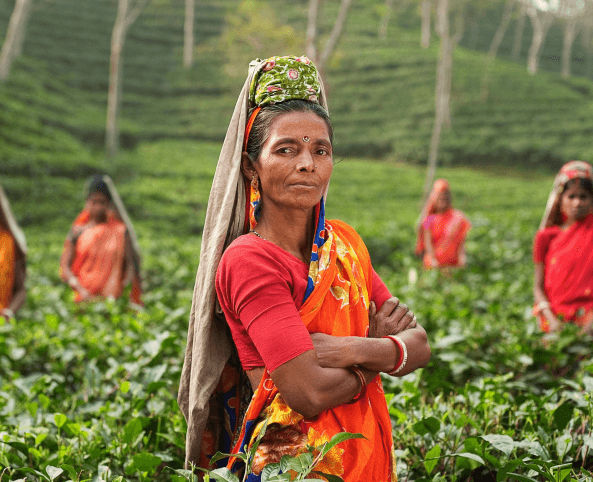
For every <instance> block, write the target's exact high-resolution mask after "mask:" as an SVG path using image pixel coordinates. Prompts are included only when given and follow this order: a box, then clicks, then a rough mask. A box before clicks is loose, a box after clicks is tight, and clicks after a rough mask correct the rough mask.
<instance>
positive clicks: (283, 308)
mask: <svg viewBox="0 0 593 482" xmlns="http://www.w3.org/2000/svg"><path fill="white" fill-rule="evenodd" d="M243 238H247V239H243ZM243 238H239V239H240V241H238V242H237V241H236V242H235V243H233V244H231V246H230V247H229V248H228V249H227V250H226V252H225V253H224V255H223V257H222V260H221V263H220V265H219V267H218V271H217V276H216V292H217V294H218V298H219V301H220V305H221V307H222V309H223V311H224V313H225V316H226V318H227V322H228V323H229V326H230V328H231V332H232V334H233V340H234V341H235V344H236V346H237V350H238V352H239V357H240V358H241V363H242V364H243V367H244V368H245V369H250V368H255V367H257V366H261V365H262V363H261V362H262V361H263V364H264V365H265V367H266V368H267V369H268V371H270V372H272V371H274V370H275V369H276V368H278V367H279V366H280V365H282V364H283V363H286V362H287V361H289V360H292V359H293V358H295V357H297V356H298V355H300V354H302V353H304V352H306V351H308V350H312V349H313V342H312V341H311V336H310V335H309V332H308V331H307V328H306V327H305V325H304V323H303V321H302V319H301V317H300V315H299V312H298V309H297V305H296V304H295V302H296V300H295V299H294V297H293V292H294V290H293V285H294V283H295V279H294V273H293V272H292V271H291V270H289V269H287V268H286V267H285V266H284V264H283V263H282V260H281V259H278V258H277V257H275V256H273V255H272V252H271V251H270V250H268V249H267V246H266V244H267V243H268V242H267V241H263V240H258V239H257V238H256V239H255V240H254V239H253V238H254V237H253V236H244V237H243ZM286 254H288V253H286ZM294 261H298V260H297V259H296V258H294ZM302 265H303V266H302V269H304V270H305V275H304V280H305V279H306V265H305V264H304V263H302ZM301 277H302V273H301ZM304 280H303V283H305V281H304ZM297 291H300V290H297ZM299 306H300V304H299ZM254 348H255V350H254Z"/></svg>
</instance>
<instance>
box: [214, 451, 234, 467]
mask: <svg viewBox="0 0 593 482" xmlns="http://www.w3.org/2000/svg"><path fill="white" fill-rule="evenodd" d="M228 457H230V455H229V454H223V453H222V452H216V453H215V454H214V455H213V456H212V458H211V459H210V465H214V464H215V463H216V462H218V461H219V460H222V459H226V458H228Z"/></svg>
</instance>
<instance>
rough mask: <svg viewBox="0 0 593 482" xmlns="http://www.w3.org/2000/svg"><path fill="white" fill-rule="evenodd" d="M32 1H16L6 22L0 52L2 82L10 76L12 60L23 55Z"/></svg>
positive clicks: (0, 79) (0, 76) (0, 77)
mask: <svg viewBox="0 0 593 482" xmlns="http://www.w3.org/2000/svg"><path fill="white" fill-rule="evenodd" d="M31 6H32V0H16V2H15V4H14V9H13V10H12V14H11V16H10V20H9V22H8V29H7V31H6V38H5V39H4V43H3V44H2V51H0V81H1V82H4V81H6V80H7V79H8V76H9V75H10V67H11V65H12V62H13V60H14V59H16V58H18V57H20V55H21V54H22V53H23V42H24V41H25V29H26V27H27V20H28V19H29V14H30V13H31Z"/></svg>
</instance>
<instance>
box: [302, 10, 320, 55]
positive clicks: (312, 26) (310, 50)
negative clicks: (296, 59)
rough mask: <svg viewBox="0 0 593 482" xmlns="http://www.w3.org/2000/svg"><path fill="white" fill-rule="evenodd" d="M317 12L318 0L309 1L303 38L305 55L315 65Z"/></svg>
mask: <svg viewBox="0 0 593 482" xmlns="http://www.w3.org/2000/svg"><path fill="white" fill-rule="evenodd" d="M318 11H319V0H309V11H308V14H307V33H306V38H305V55H306V56H307V57H309V59H311V60H312V61H313V63H315V64H316V63H317V47H316V41H317V12H318Z"/></svg>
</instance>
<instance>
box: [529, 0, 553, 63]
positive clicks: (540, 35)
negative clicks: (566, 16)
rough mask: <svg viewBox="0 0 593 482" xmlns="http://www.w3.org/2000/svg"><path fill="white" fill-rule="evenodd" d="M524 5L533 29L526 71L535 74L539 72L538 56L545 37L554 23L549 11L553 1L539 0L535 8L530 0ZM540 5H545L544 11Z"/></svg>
mask: <svg viewBox="0 0 593 482" xmlns="http://www.w3.org/2000/svg"><path fill="white" fill-rule="evenodd" d="M524 1H526V2H528V3H526V8H527V10H526V12H527V15H528V16H529V19H530V20H531V25H532V27H533V36H532V38H531V46H530V47H529V52H528V54H527V70H528V71H529V73H531V74H535V73H536V72H537V71H538V70H539V56H540V53H541V49H542V46H543V44H544V41H545V40H546V35H548V31H549V30H550V27H551V26H552V23H553V22H554V14H553V13H552V11H551V8H552V7H553V3H554V1H555V0H539V2H538V6H537V7H536V6H535V5H534V3H532V2H531V0H524ZM540 5H542V6H543V5H545V7H544V8H547V9H546V10H542V9H541V8H539V7H540Z"/></svg>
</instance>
